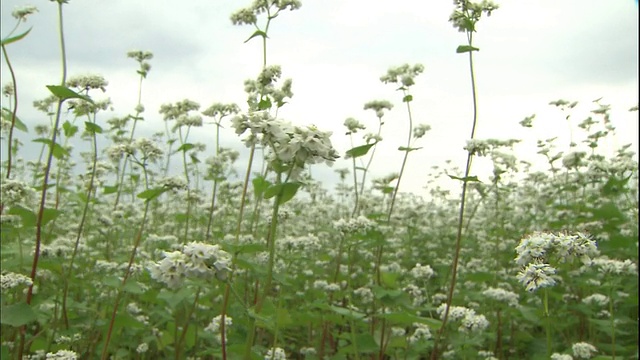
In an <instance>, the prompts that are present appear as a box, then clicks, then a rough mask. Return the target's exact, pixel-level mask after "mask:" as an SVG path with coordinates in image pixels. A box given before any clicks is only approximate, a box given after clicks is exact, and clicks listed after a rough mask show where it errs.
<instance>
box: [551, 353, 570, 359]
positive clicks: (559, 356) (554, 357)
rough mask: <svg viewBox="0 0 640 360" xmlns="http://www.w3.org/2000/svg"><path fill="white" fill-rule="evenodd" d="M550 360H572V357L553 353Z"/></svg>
mask: <svg viewBox="0 0 640 360" xmlns="http://www.w3.org/2000/svg"><path fill="white" fill-rule="evenodd" d="M551 360H573V357H572V356H571V355H566V354H558V353H553V354H552V355H551Z"/></svg>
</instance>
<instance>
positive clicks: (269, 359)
mask: <svg viewBox="0 0 640 360" xmlns="http://www.w3.org/2000/svg"><path fill="white" fill-rule="evenodd" d="M264 360H287V354H286V353H285V352H284V350H283V349H281V348H279V347H277V348H271V349H269V351H267V353H266V354H265V356H264Z"/></svg>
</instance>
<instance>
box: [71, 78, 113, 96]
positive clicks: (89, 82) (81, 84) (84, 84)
mask: <svg viewBox="0 0 640 360" xmlns="http://www.w3.org/2000/svg"><path fill="white" fill-rule="evenodd" d="M107 85H109V82H108V81H107V80H105V78H104V77H103V76H102V75H97V74H87V75H77V76H72V77H70V78H69V79H68V80H67V86H68V87H74V88H78V89H81V90H84V91H89V90H91V89H100V90H102V92H105V91H107V89H106V87H107Z"/></svg>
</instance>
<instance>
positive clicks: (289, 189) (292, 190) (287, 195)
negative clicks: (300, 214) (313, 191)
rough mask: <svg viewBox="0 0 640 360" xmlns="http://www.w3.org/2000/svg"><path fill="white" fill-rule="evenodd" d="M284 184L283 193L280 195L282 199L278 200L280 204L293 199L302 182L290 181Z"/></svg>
mask: <svg viewBox="0 0 640 360" xmlns="http://www.w3.org/2000/svg"><path fill="white" fill-rule="evenodd" d="M282 185H283V186H282V194H281V195H280V201H278V204H280V205H282V204H284V203H286V202H287V201H289V200H291V199H293V197H294V196H295V195H296V193H297V192H298V189H299V188H300V186H301V185H302V184H301V183H299V182H288V183H284V184H282Z"/></svg>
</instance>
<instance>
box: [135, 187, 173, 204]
mask: <svg viewBox="0 0 640 360" xmlns="http://www.w3.org/2000/svg"><path fill="white" fill-rule="evenodd" d="M165 191H167V188H165V187H158V188H153V189H149V190H145V191H143V192H141V193H139V194H138V195H136V196H137V197H138V199H144V200H145V201H151V200H153V199H155V198H157V197H158V196H160V195H162V194H163V193H164V192H165Z"/></svg>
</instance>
